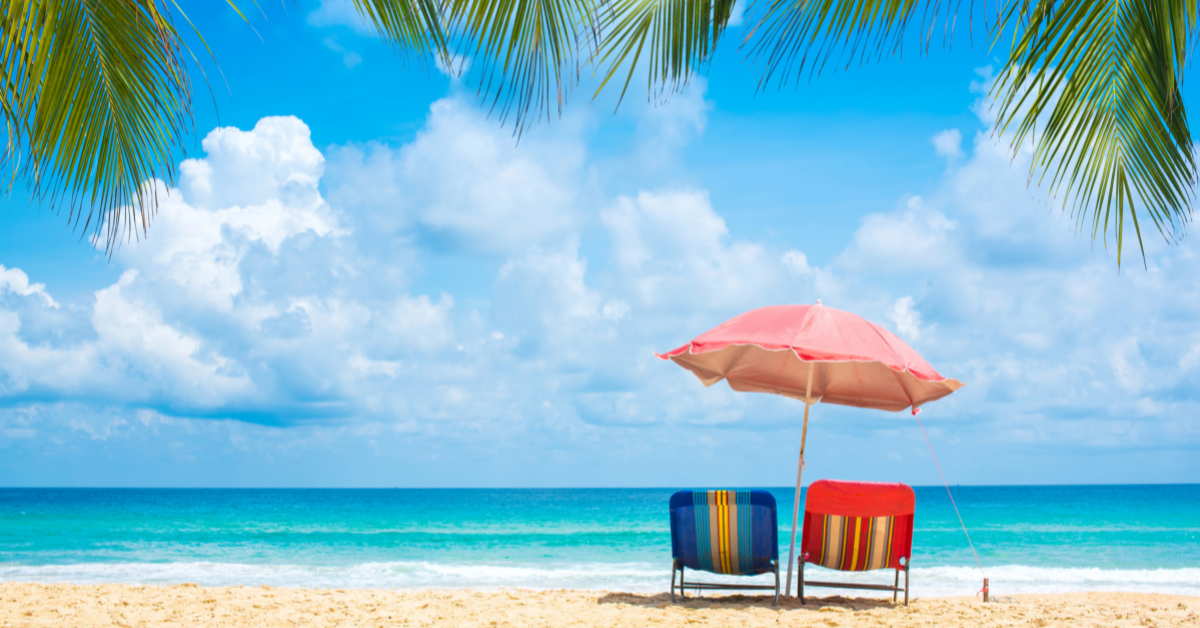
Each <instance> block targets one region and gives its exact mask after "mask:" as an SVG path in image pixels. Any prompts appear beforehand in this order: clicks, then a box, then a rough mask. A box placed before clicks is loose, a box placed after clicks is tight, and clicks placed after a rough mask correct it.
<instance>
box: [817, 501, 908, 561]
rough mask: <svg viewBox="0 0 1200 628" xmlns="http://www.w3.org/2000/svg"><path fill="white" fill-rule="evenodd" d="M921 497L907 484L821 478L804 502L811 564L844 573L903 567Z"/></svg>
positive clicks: (906, 559)
mask: <svg viewBox="0 0 1200 628" xmlns="http://www.w3.org/2000/svg"><path fill="white" fill-rule="evenodd" d="M915 506H916V498H915V496H914V495H913V492H912V489H911V488H909V487H908V486H905V485H903V484H883V483H875V482H837V481H832V480H820V481H817V482H813V483H812V485H811V486H809V487H808V495H807V497H806V499H805V504H804V538H803V542H802V545H801V556H802V558H803V560H804V561H805V562H808V563H812V564H814V565H820V566H822V567H828V568H829V569H837V570H840V571H870V570H872V569H888V568H891V569H903V568H904V564H903V563H901V559H903V560H904V561H905V562H907V561H908V559H909V558H910V556H911V554H912V525H913V512H914V510H915Z"/></svg>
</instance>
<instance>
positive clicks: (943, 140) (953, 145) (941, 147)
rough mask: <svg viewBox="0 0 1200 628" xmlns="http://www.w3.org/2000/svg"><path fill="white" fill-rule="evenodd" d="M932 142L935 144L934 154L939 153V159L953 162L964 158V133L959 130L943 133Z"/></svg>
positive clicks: (934, 137)
mask: <svg viewBox="0 0 1200 628" xmlns="http://www.w3.org/2000/svg"><path fill="white" fill-rule="evenodd" d="M930 141H931V142H933V152H935V153H937V156H938V157H943V158H945V159H949V160H951V161H953V160H955V159H958V158H960V157H962V156H963V151H962V132H961V131H959V130H958V129H946V130H945V131H941V132H939V133H937V134H936V135H934V136H933V137H932V138H931V139H930Z"/></svg>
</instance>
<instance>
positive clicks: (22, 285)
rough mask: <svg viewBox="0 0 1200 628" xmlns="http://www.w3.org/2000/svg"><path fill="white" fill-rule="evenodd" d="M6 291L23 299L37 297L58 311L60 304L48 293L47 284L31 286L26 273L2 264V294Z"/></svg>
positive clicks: (0, 266)
mask: <svg viewBox="0 0 1200 628" xmlns="http://www.w3.org/2000/svg"><path fill="white" fill-rule="evenodd" d="M5 291H7V292H11V293H13V294H17V295H20V296H23V297H30V296H35V295H36V296H37V297H38V298H40V299H41V300H42V301H43V302H44V303H45V304H46V306H48V307H52V308H54V309H58V303H57V302H56V301H55V300H54V299H53V298H52V297H51V296H50V295H49V294H48V293H47V292H46V284H41V283H35V284H31V283H29V275H26V274H25V271H23V270H21V269H20V268H5V267H4V265H3V264H0V294H3V292H5Z"/></svg>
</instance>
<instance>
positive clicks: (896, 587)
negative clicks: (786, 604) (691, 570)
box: [671, 556, 909, 606]
mask: <svg viewBox="0 0 1200 628" xmlns="http://www.w3.org/2000/svg"><path fill="white" fill-rule="evenodd" d="M805 558H807V556H801V557H800V558H799V560H798V561H797V562H799V563H800V569H799V572H800V576H799V578H798V579H797V580H796V582H797V587H798V588H799V594H800V603H801V604H804V585H806V584H807V585H808V586H810V587H827V588H831V589H867V590H870V591H891V592H892V601H893V602H895V601H896V599H897V597H898V596H899V595H900V592H901V591H903V592H904V605H905V606H908V566H909V561H908V559H907V558H905V559H904V569H903V570H901V569H897V570H896V582H895V583H894V584H893V585H892V586H890V587H889V586H888V585H886V584H857V583H853V582H816V581H809V582H805V581H804V562H805V561H804V559H805ZM901 571H904V588H903V589H901V588H900V572H901ZM776 579H778V576H776ZM674 580H675V577H674V575H672V577H671V581H672V583H674Z"/></svg>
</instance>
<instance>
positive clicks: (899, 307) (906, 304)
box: [887, 296, 921, 342]
mask: <svg viewBox="0 0 1200 628" xmlns="http://www.w3.org/2000/svg"><path fill="white" fill-rule="evenodd" d="M887 317H888V319H889V320H891V321H892V322H893V323H895V324H896V331H898V332H900V335H901V336H903V337H904V339H905V340H908V341H909V342H914V341H916V340H919V339H920V338H921V313H920V312H918V311H917V308H916V307H915V305H914V301H913V298H912V297H910V296H904V297H900V298H899V299H896V302H895V303H893V304H892V307H891V309H890V310H888V314H887Z"/></svg>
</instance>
